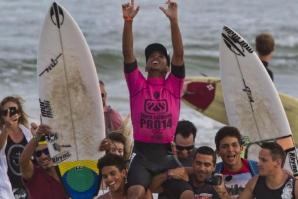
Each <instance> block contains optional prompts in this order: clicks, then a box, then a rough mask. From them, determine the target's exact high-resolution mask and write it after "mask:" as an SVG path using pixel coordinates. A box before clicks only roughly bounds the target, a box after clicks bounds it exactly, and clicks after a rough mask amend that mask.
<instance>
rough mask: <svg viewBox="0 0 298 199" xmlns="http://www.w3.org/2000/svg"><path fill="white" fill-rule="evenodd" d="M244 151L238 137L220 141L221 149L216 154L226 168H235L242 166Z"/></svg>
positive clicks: (228, 137)
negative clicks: (242, 153)
mask: <svg viewBox="0 0 298 199" xmlns="http://www.w3.org/2000/svg"><path fill="white" fill-rule="evenodd" d="M242 149H243V147H242V146H240V144H239V142H238V139H237V138H236V137H230V136H227V137H225V138H223V139H222V140H221V141H220V144H219V149H218V150H216V153H217V155H218V156H220V157H221V159H222V161H223V163H224V164H225V165H226V166H228V167H229V166H230V167H233V166H235V165H242V163H241V157H240V155H241V152H242Z"/></svg>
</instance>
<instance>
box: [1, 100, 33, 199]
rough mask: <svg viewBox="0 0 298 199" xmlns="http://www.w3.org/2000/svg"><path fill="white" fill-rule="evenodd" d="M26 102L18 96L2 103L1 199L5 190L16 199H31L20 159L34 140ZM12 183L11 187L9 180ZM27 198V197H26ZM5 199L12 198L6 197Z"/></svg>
mask: <svg viewBox="0 0 298 199" xmlns="http://www.w3.org/2000/svg"><path fill="white" fill-rule="evenodd" d="M24 102H25V101H24V100H23V99H22V98H21V97H20V96H18V95H12V96H7V97H5V98H4V99H3V100H2V101H1V103H0V113H1V119H0V130H1V134H0V164H1V168H0V169H1V170H0V171H1V173H0V175H1V176H0V178H1V180H0V189H1V191H0V198H2V197H1V194H2V189H3V190H8V189H9V187H10V189H11V187H12V191H13V194H14V196H15V198H19V197H22V198H26V199H27V198H29V196H28V194H27V190H26V188H25V187H24V186H23V184H22V181H21V172H20V166H19V158H20V156H21V154H22V152H23V149H24V147H25V146H26V144H27V143H28V142H29V140H30V139H31V138H32V134H31V132H30V130H29V124H28V116H27V114H26V113H25V112H24V109H23V103H24ZM6 172H7V174H8V177H9V180H10V183H11V186H10V185H9V180H8V178H7V174H6ZM25 196H26V197H25ZM4 198H12V197H11V196H9V197H4Z"/></svg>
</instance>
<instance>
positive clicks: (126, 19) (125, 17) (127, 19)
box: [123, 15, 133, 21]
mask: <svg viewBox="0 0 298 199" xmlns="http://www.w3.org/2000/svg"><path fill="white" fill-rule="evenodd" d="M123 19H124V20H125V21H132V20H133V18H131V17H127V16H124V15H123Z"/></svg>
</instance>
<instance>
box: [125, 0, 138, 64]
mask: <svg viewBox="0 0 298 199" xmlns="http://www.w3.org/2000/svg"><path fill="white" fill-rule="evenodd" d="M139 9H140V6H138V7H137V8H136V9H134V0H131V3H127V4H122V12H123V18H124V27H123V36H122V53H123V57H124V62H125V63H132V62H134V61H135V59H136V58H135V56H134V54H133V34H132V23H133V18H134V17H135V16H136V14H137V13H138V11H139Z"/></svg>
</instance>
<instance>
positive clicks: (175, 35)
mask: <svg viewBox="0 0 298 199" xmlns="http://www.w3.org/2000/svg"><path fill="white" fill-rule="evenodd" d="M166 4H168V9H167V10H165V9H164V8H163V7H159V9H161V10H162V11H163V12H164V13H165V15H166V16H167V17H168V18H169V20H170V23H171V37H172V45H173V56H172V63H173V65H175V66H183V65H184V60H183V54H184V50H183V43H182V36H181V32H180V28H179V25H178V4H177V3H176V2H172V1H170V0H168V1H167V2H166Z"/></svg>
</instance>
